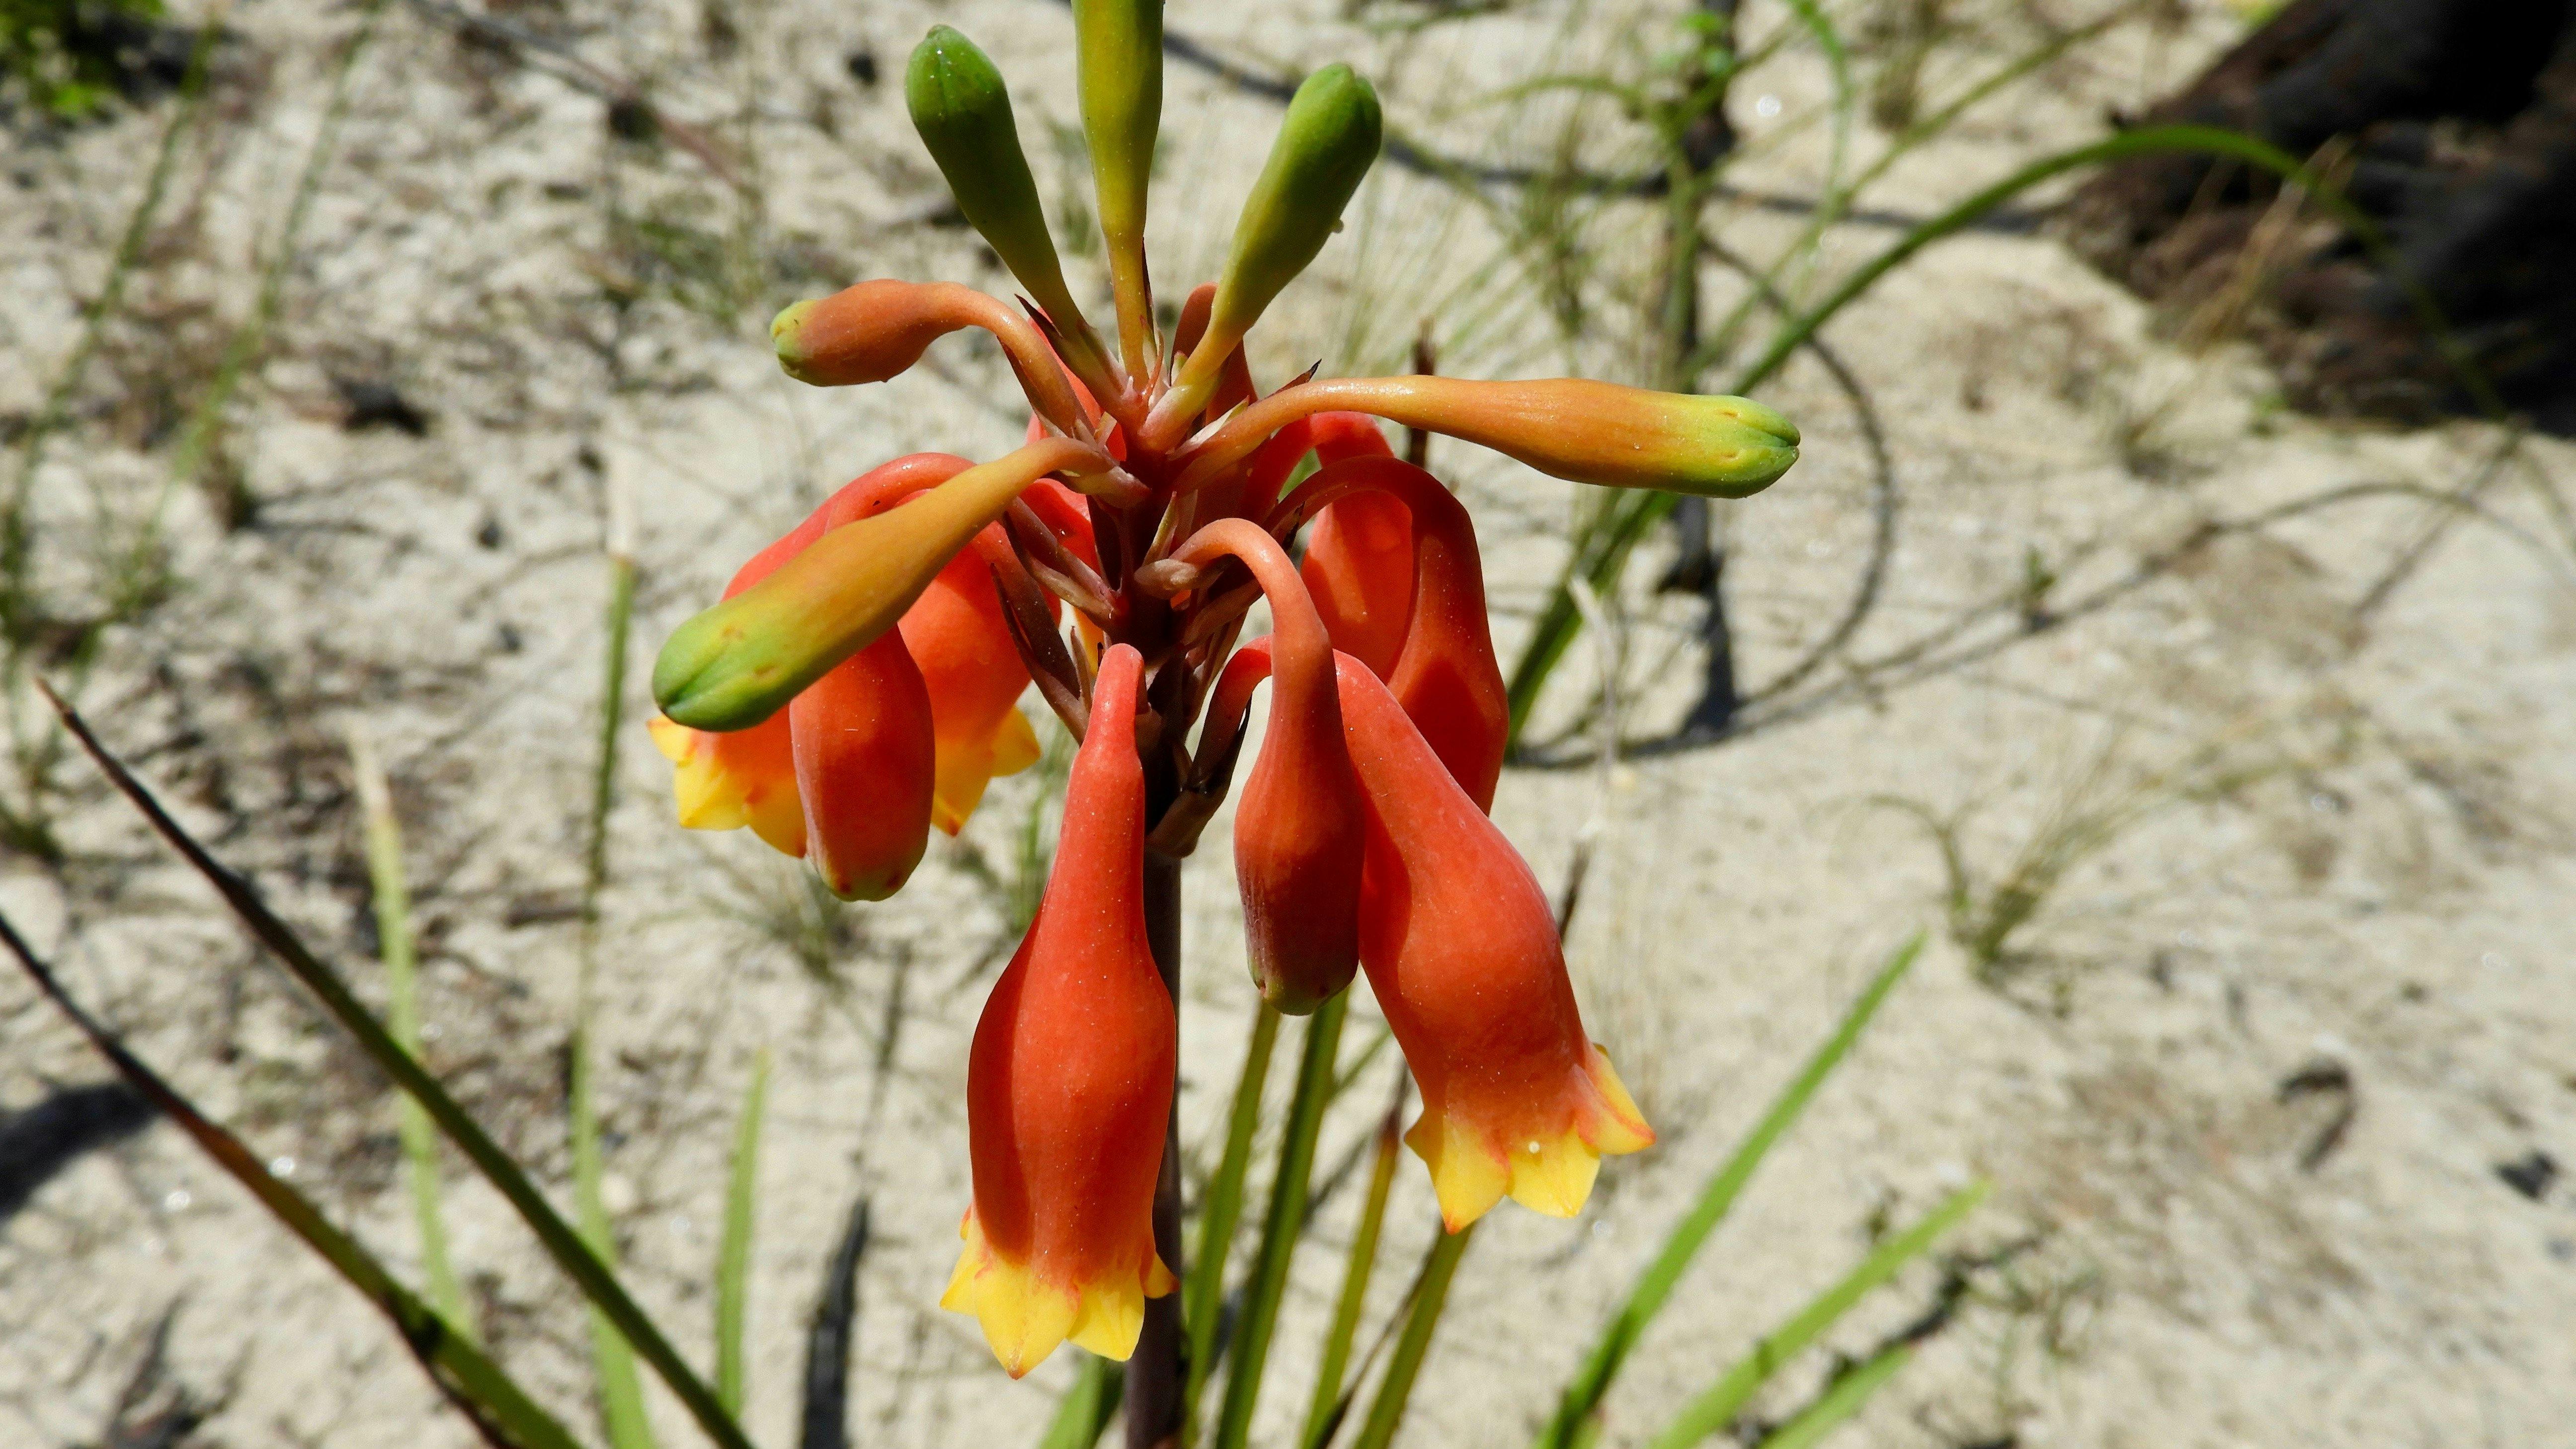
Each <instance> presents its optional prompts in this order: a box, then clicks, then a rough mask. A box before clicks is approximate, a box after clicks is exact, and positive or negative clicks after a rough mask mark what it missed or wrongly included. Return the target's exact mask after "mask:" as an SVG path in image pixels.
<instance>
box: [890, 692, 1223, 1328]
mask: <svg viewBox="0 0 2576 1449" xmlns="http://www.w3.org/2000/svg"><path fill="white" fill-rule="evenodd" d="M1142 670H1143V661H1142V659H1141V658H1140V657H1139V656H1138V655H1137V653H1136V651H1135V650H1133V649H1131V648H1129V647H1127V646H1125V645H1123V644H1122V645H1116V646H1113V647H1112V648H1111V649H1110V650H1109V653H1108V656H1107V657H1106V659H1104V660H1103V662H1102V664H1101V670H1100V677H1099V679H1098V681H1097V684H1096V687H1095V689H1094V692H1093V697H1092V706H1091V724H1090V728H1089V730H1088V731H1087V732H1086V733H1085V734H1084V736H1083V741H1082V749H1081V751H1080V753H1079V754H1077V755H1076V756H1075V757H1074V763H1073V777H1072V780H1071V782H1070V784H1069V785H1068V786H1067V787H1066V791H1065V806H1064V833H1063V835H1062V836H1061V837H1060V838H1059V841H1058V844H1057V847H1056V857H1055V870H1054V872H1053V873H1052V874H1051V875H1050V876H1049V877H1048V879H1047V889H1046V896H1045V898H1044V900H1043V901H1042V902H1041V903H1040V905H1039V908H1038V918H1037V923H1036V924H1035V925H1033V926H1031V927H1030V928H1029V934H1028V936H1027V938H1026V939H1025V940H1023V941H1022V942H1021V943H1020V949H1019V952H1018V954H1017V955H1015V956H1013V957H1012V958H1011V964H1010V966H1009V967H1008V968H1007V969H1005V970H1004V971H1003V973H1002V978H1001V980H1000V981H999V982H997V983H995V985H994V987H993V995H992V998H991V1000H989V1001H987V1002H986V1003H985V1005H984V1015H983V1018H982V1020H980V1021H979V1022H977V1023H976V1026H975V1044H974V1047H973V1049H972V1052H971V1054H970V1055H969V1057H968V1059H967V1067H966V1123H967V1134H968V1139H969V1142H970V1145H971V1149H972V1152H973V1155H974V1163H975V1201H974V1206H973V1207H971V1208H970V1209H968V1210H967V1213H966V1217H965V1221H964V1223H963V1224H962V1225H961V1226H960V1229H959V1232H960V1235H961V1236H962V1237H964V1239H965V1240H966V1246H965V1249H964V1251H963V1252H961V1253H960V1254H959V1255H958V1259H957V1271H956V1273H955V1274H954V1275H953V1276H952V1277H951V1278H950V1279H949V1282H948V1290H947V1292H946V1293H945V1294H943V1295H942V1296H941V1298H940V1300H939V1302H940V1306H941V1307H943V1308H948V1309H952V1310H955V1311H957V1312H960V1313H972V1314H974V1315H975V1317H976V1319H977V1320H978V1321H979V1322H980V1323H981V1324H982V1325H983V1329H984V1338H985V1341H986V1342H988V1343H990V1344H991V1345H992V1347H993V1353H994V1355H995V1356H996V1357H998V1358H999V1359H1000V1360H1001V1361H1002V1367H1003V1368H1004V1369H1006V1370H1008V1371H1009V1372H1010V1375H1011V1377H1013V1378H1018V1377H1020V1376H1021V1375H1023V1374H1025V1373H1027V1372H1028V1371H1029V1370H1030V1369H1033V1368H1035V1367H1037V1366H1038V1365H1039V1364H1040V1363H1042V1362H1044V1361H1045V1359H1046V1357H1047V1355H1048V1354H1050V1353H1053V1352H1054V1351H1055V1347H1056V1345H1057V1344H1059V1343H1062V1342H1063V1341H1064V1340H1066V1339H1068V1338H1070V1339H1072V1340H1073V1341H1074V1342H1075V1343H1078V1344H1080V1345H1081V1346H1083V1347H1084V1348H1087V1349H1089V1350H1091V1351H1092V1352H1094V1353H1097V1354H1101V1355H1103V1356H1105V1357H1108V1358H1121V1359H1123V1358H1125V1357H1127V1356H1128V1355H1129V1354H1130V1353H1132V1352H1134V1351H1135V1347H1136V1335H1137V1331H1138V1328H1139V1326H1140V1325H1141V1324H1142V1323H1143V1321H1144V1313H1145V1300H1146V1299H1147V1298H1159V1297H1161V1296H1162V1295H1163V1294H1166V1293H1169V1292H1170V1291H1172V1289H1173V1287H1174V1286H1175V1285H1174V1282H1173V1279H1172V1274H1171V1271H1170V1269H1168V1268H1167V1267H1165V1266H1164V1264H1163V1261H1162V1259H1161V1258H1160V1257H1158V1256H1157V1255H1156V1254H1155V1252H1154V1227H1153V1199H1154V1181H1155V1176H1156V1174H1157V1173H1158V1172H1159V1171H1160V1170H1161V1167H1162V1160H1163V1129H1164V1124H1165V1121H1166V1119H1167V1118H1168V1117H1169V1116H1170V1113H1171V1110H1172V1072H1173V1063H1174V1060H1175V1058H1176V1056H1177V1053H1178V1043H1177V1042H1176V1041H1175V1038H1174V1022H1173V1014H1172V1001H1171V997H1170V996H1169V994H1168V993H1167V992H1166V991H1165V989H1164V986H1163V980H1162V977H1161V976H1160V975H1159V974H1158V973H1157V972H1156V970H1155V966H1154V957H1153V953H1152V951H1151V950H1150V948H1149V947H1148V946H1147V944H1146V939H1145V908H1144V844H1145V775H1144V770H1143V767H1142V766H1141V765H1140V764H1139V762H1138V760H1137V755H1136V736H1135V723H1134V721H1135V718H1136V704H1137V695H1138V691H1139V686H1140V681H1141V675H1142Z"/></svg>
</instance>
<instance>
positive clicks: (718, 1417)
mask: <svg viewBox="0 0 2576 1449" xmlns="http://www.w3.org/2000/svg"><path fill="white" fill-rule="evenodd" d="M38 688H39V689H41V690H42V691H43V692H44V695H45V698H46V700H47V702H48V703H50V704H51V705H52V706H53V708H54V712H55V713H56V714H57V715H58V716H59V717H60V718H61V719H62V722H63V726H64V728H66V729H68V730H70V731H71V732H72V737H73V738H74V739H76V740H78V741H79V742H80V746H81V748H82V749H83V750H84V751H86V752H87V753H88V754H89V757H90V759H91V760H92V761H94V762H96V764H97V765H98V767H99V769H100V771H101V772H102V773H104V774H105V775H106V776H107V778H108V781H109V783H111V784H113V785H115V786H116V788H117V790H118V792H119V793H121V794H123V795H124V796H125V798H126V799H127V800H128V801H129V802H131V803H132V804H133V806H134V808H135V809H136V810H137V811H139V812H140V813H141V814H142V815H143V817H144V819H145V820H147V821H149V822H150V823H151V825H152V828H153V829H154V830H155V831H156V832H158V833H159V834H160V836H161V838H162V839H163V840H165V841H167V842H168V843H169V845H170V847H171V848H172V849H173V850H176V851H177V852H178V853H179V854H180V856H181V857H182V858H183V859H185V860H186V861H187V862H188V864H189V866H190V867H191V868H193V869H194V870H195V871H196V872H197V873H198V874H199V875H201V876H204V877H205V878H206V881H207V883H208V884H209V885H212V886H213V887H214V888H215V890H216V892H217V893H218V894H220V895H222V897H223V898H224V904H225V905H227V906H229V907H230V908H231V909H232V912H233V914H234V915H235V916H237V917H239V918H240V919H241V922H242V924H243V925H244V926H245V927H246V928H248V929H249V931H250V933H251V935H252V936H253V937H255V938H256V939H257V940H258V941H259V943H260V944H261V945H263V946H265V947H267V948H268V950H269V952H270V954H272V955H274V956H275V957H276V958H277V959H278V961H279V962H280V963H281V964H282V965H284V966H285V967H286V969H287V972H288V973H289V974H290V975H292V976H294V977H295V979H296V980H297V981H299V982H301V983H302V984H303V985H304V988H305V989H306V990H308V991H310V992H311V993H312V994H313V997H314V1000H315V1001H316V1002H318V1003H319V1004H320V1005H321V1007H322V1009H323V1010H324V1011H325V1012H327V1013H329V1015H330V1017H331V1019H332V1020H333V1021H336V1022H338V1023H339V1024H340V1026H341V1028H342V1029H343V1030H345V1031H347V1032H348V1033H349V1035H350V1036H351V1037H353V1038H354V1039H356V1041H357V1044H358V1047H359V1049H360V1050H361V1051H364V1052H365V1053H366V1054H367V1056H368V1058H369V1059H370V1060H372V1061H374V1062H375V1064H376V1065H377V1066H378V1067H379V1068H380V1069H382V1070H383V1072H384V1073H385V1075H386V1076H388V1077H390V1078H392V1079H393V1083H394V1085H395V1086H397V1087H400V1088H402V1090H403V1091H404V1092H406V1093H407V1094H409V1095H410V1096H411V1097H412V1098H413V1099H414V1100H416V1101H418V1102H419V1103H420V1104H421V1106H422V1108H423V1109H424V1110H426V1111H427V1112H428V1113H429V1118H430V1120H431V1121H432V1122H434V1123H436V1124H437V1125H438V1129H439V1131H441V1132H443V1133H445V1134H446V1135H447V1138H448V1140H449V1141H451V1142H453V1143H455V1144H456V1146H457V1148H458V1149H459V1150H461V1151H462V1152H463V1153H464V1154H465V1157H466V1160H467V1161H469V1162H471V1163H472V1164H473V1165H474V1170H475V1171H476V1172H478V1173H480V1174H481V1175H482V1177H483V1180H484V1181H486V1182H489V1183H490V1184H492V1186H493V1188H494V1189H496V1190H497V1191H498V1192H499V1193H500V1194H501V1196H502V1197H503V1198H504V1199H505V1200H506V1201H508V1203H509V1204H510V1206H511V1208H512V1209H513V1210H514V1211H516V1212H517V1213H518V1215H519V1219H520V1221H522V1222H524V1223H526V1224H527V1225H528V1229H529V1231H531V1232H533V1233H534V1234H535V1235H536V1238H537V1242H538V1244H539V1246H541V1247H543V1248H544V1249H545V1251H546V1256H547V1257H549V1258H552V1259H553V1260H554V1262H555V1265H556V1266H557V1267H559V1268H561V1269H562V1270H563V1271H564V1274H565V1276H566V1277H569V1278H571V1279H572V1280H573V1283H574V1284H575V1285H576V1286H578V1287H579V1288H580V1289H581V1291H582V1294H583V1296H584V1297H586V1298H588V1299H590V1301H591V1302H592V1303H594V1304H596V1305H598V1307H599V1309H600V1311H601V1312H603V1313H605V1314H606V1315H607V1316H608V1318H609V1320H610V1321H611V1322H612V1323H614V1324H615V1325H616V1326H617V1328H618V1331H619V1332H621V1333H623V1334H625V1335H626V1338H627V1341H628V1342H630V1343H632V1344H633V1345H634V1346H635V1349H636V1351H637V1352H638V1353H640V1354H642V1355H643V1357H644V1361H645V1362H646V1363H648V1364H650V1365H652V1367H653V1372H654V1373H655V1374H656V1375H657V1376H658V1377H660V1378H661V1380H662V1381H663V1382H664V1383H665V1384H667V1385H669V1386H670V1389H671V1392H672V1394H673V1395H674V1396H676V1397H677V1398H678V1399H679V1400H680V1402H681V1404H682V1405H683V1406H685V1407H686V1408H687V1409H688V1411H689V1415H690V1417H691V1418H693V1419H695V1420H696V1421H697V1422H698V1424H699V1426H700V1427H701V1428H703V1429H705V1430H706V1433H707V1437H708V1438H710V1439H713V1440H714V1441H715V1442H716V1443H717V1444H718V1445H720V1446H722V1449H752V1445H751V1441H750V1440H748V1439H746V1438H744V1437H743V1433H742V1430H741V1429H740V1428H739V1427H738V1426H736V1425H735V1423H734V1422H733V1419H732V1418H731V1416H729V1415H727V1414H726V1413H725V1411H724V1409H723V1407H722V1406H721V1405H719V1404H718V1403H716V1400H715V1394H714V1393H713V1392H712V1391H711V1390H709V1389H708V1388H707V1386H706V1384H705V1383H704V1382H703V1381H702V1380H700V1379H699V1378H698V1376H697V1374H696V1373H695V1372H693V1371H692V1370H691V1369H690V1368H689V1365H688V1362H687V1360H685V1359H683V1358H681V1357H680V1354H679V1351H678V1350H677V1349H674V1348H673V1347H672V1346H671V1341H670V1340H669V1339H668V1338H665V1337H664V1336H663V1335H662V1331H661V1329H659V1328H658V1327H656V1326H655V1325H654V1323H653V1320H652V1319H651V1318H649V1317H647V1316H645V1313H644V1310H643V1309H642V1308H639V1307H637V1306H636V1303H635V1300H634V1298H632V1297H631V1296H629V1295H628V1293H627V1292H626V1288H625V1286H624V1285H623V1284H621V1283H619V1282H618V1281H617V1275H616V1273H615V1272H613V1271H611V1270H610V1269H609V1267H608V1266H607V1265H606V1264H604V1263H602V1262H600V1260H599V1258H598V1256H597V1255H595V1254H593V1253H592V1252H591V1251H590V1249H589V1247H588V1246H587V1245H585V1244H584V1243H583V1242H582V1239H581V1236H580V1235H579V1234H577V1233H575V1232H574V1231H573V1229H572V1225H571V1224H569V1223H567V1222H565V1221H564V1219H563V1215H562V1214H561V1213H558V1212H556V1211H555V1209H554V1205H553V1204H552V1203H549V1202H547V1201H546V1198H545V1194H544V1193H542V1192H540V1191H538V1190H537V1185H536V1184H535V1183H534V1182H532V1181H530V1180H529V1178H528V1175H527V1173H526V1172H525V1171H524V1170H523V1169H521V1168H520V1166H519V1164H518V1163H516V1162H514V1161H512V1160H511V1158H510V1154H508V1153H507V1152H504V1151H503V1150H502V1149H501V1144H499V1143H498V1142H495V1141H493V1140H492V1134H490V1133H489V1132H486V1131H484V1130H483V1126H482V1124H481V1123H479V1122H476V1121H475V1120H474V1118H473V1116H472V1114H470V1113H468V1112H467V1111H466V1110H465V1109H464V1108H463V1107H461V1106H459V1105H458V1104H457V1101H456V1099H455V1098H454V1097H452V1096H449V1095H448V1093H447V1089H446V1088H445V1087H442V1086H440V1085H439V1084H438V1080H437V1078H435V1077H432V1076H431V1075H430V1074H429V1073H428V1072H427V1071H425V1070H423V1069H422V1067H421V1065H420V1062H419V1060H418V1059H417V1058H415V1057H414V1056H412V1054H411V1053H409V1052H407V1051H404V1050H403V1049H402V1047H401V1045H400V1044H399V1043H397V1042H396V1041H395V1040H394V1039H393V1038H392V1036H390V1035H389V1034H387V1033H386V1031H385V1029H384V1026H383V1024H382V1023H380V1022H378V1021H377V1020H376V1019H375V1018H374V1017H373V1016H371V1015H369V1014H368V1013H367V1009H366V1008H365V1007H363V1006H361V1005H359V1004H358V999H357V998H356V997H355V996H353V995H351V994H350V992H349V987H348V984H347V983H346V982H344V981H342V980H341V979H340V975H339V973H338V972H336V971H333V970H332V969H331V968H330V967H329V966H326V965H324V964H323V962H322V958H320V957H319V956H316V955H315V954H314V953H313V948H312V947H310V946H307V945H305V944H304V938H303V937H301V936H298V935H297V934H296V933H295V930H294V928H293V927H291V926H289V925H287V924H286V922H285V921H283V920H281V919H279V917H278V915H277V913H276V912H274V911H271V910H270V909H269V908H268V905H267V903H266V902H264V901H262V900H261V899H260V898H259V893H258V892H257V891H255V890H253V889H252V888H251V885H250V882H248V881H246V880H244V879H243V878H242V877H240V876H239V875H236V874H234V873H233V872H232V871H231V870H229V869H227V868H226V867H225V866H224V865H223V864H222V863H221V862H219V861H217V860H216V859H215V858H214V857H213V856H212V855H209V854H207V852H206V848H205V847H204V846H202V845H200V844H198V843H197V840H196V837H194V836H192V835H190V834H189V833H188V832H187V831H186V830H184V829H182V828H181V827H180V825H179V822H178V821H176V820H173V819H171V818H170V813H169V812H168V811H167V810H164V809H163V808H162V807H161V802H160V801H159V800H158V799H156V798H154V796H153V794H152V792H151V791H150V790H147V789H145V788H144V786H143V782H142V781H140V780H137V779H135V778H134V774H133V772H132V771H130V770H128V769H126V768H125V765H124V763H123V762H122V761H120V760H118V759H117V758H116V756H114V755H113V754H110V753H109V752H108V749H107V747H106V746H105V745H103V744H101V743H100V742H99V738H98V736H97V734H96V733H94V732H93V731H92V730H91V729H90V727H89V722H88V721H87V720H85V719H82V718H81V716H80V712H79V711H78V710H75V709H73V708H72V707H71V706H70V705H69V704H67V703H65V702H64V700H63V698H62V697H61V696H60V695H58V694H55V693H54V692H53V690H52V689H51V688H49V687H46V686H45V685H44V684H43V683H42V682H41V681H39V683H38Z"/></svg>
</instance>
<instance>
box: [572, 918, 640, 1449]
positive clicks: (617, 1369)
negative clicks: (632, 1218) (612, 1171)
mask: <svg viewBox="0 0 2576 1449" xmlns="http://www.w3.org/2000/svg"><path fill="white" fill-rule="evenodd" d="M581 976H582V981H581V990H580V996H581V1001H580V1004H579V1005H578V1006H576V1007H575V1008H574V1009H575V1011H576V1012H577V1013H578V1015H577V1016H576V1018H575V1020H574V1023H573V1029H572V1042H571V1046H570V1048H569V1054H570V1056H571V1058H572V1062H571V1071H570V1073H569V1075H570V1076H571V1079H572V1080H571V1090H570V1091H569V1092H568V1093H567V1095H568V1096H569V1097H570V1098H571V1101H570V1103H569V1109H570V1112H569V1115H570V1117H571V1124H570V1126H571V1134H572V1205H573V1215H574V1219H575V1221H577V1222H579V1223H580V1224H581V1240H582V1242H583V1243H585V1244H587V1245H588V1246H589V1248H590V1251H591V1252H592V1253H593V1254H594V1255H596V1256H597V1257H598V1259H599V1262H600V1265H601V1266H602V1267H604V1268H606V1269H607V1270H608V1271H610V1272H612V1273H613V1272H615V1271H617V1228H616V1225H615V1224H614V1223H612V1222H610V1221H609V1217H608V1196H607V1193H606V1192H605V1191H604V1190H603V1181H604V1178H605V1167H604V1165H603V1164H602V1162H601V1159H600V1152H599V1108H598V1103H597V1099H596V1097H595V1095H594V1094H595V1092H596V1085H595V1082H594V1076H595V1069H594V1068H593V1066H592V1063H591V1050H590V963H589V954H588V953H587V952H585V953H584V955H583V962H582V973H581ZM590 1372H591V1387H592V1390H593V1391H594V1392H595V1393H596V1394H597V1395H598V1398H599V1427H600V1429H601V1431H602V1432H603V1433H605V1434H607V1436H608V1442H609V1445H610V1449H654V1443H653V1423H652V1420H650V1419H649V1418H647V1417H645V1413H644V1381H643V1379H642V1378H641V1377H640V1376H639V1375H637V1373H636V1372H635V1349H634V1346H633V1345H631V1344H629V1343H628V1342H627V1341H626V1336H625V1335H624V1334H622V1333H619V1332H618V1331H617V1324H616V1323H615V1322H614V1321H613V1320H611V1319H610V1318H609V1316H608V1315H607V1314H606V1313H604V1312H602V1311H601V1310H600V1308H599V1305H597V1304H595V1303H594V1304H592V1305H591V1309H590Z"/></svg>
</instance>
